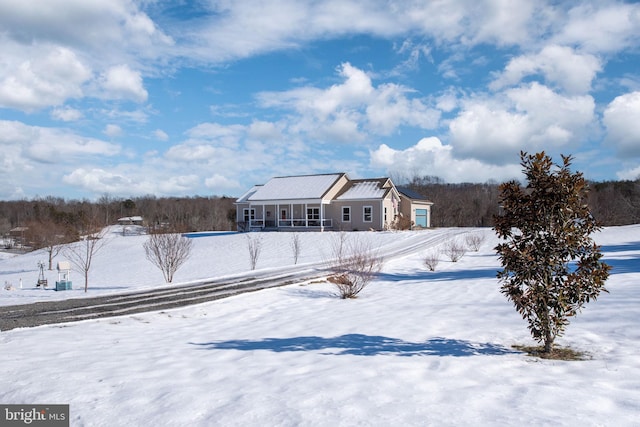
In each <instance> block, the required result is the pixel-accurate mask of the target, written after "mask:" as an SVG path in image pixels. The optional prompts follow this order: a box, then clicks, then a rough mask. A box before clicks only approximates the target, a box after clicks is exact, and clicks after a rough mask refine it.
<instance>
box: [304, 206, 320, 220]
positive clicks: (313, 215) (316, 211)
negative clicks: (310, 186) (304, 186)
mask: <svg viewBox="0 0 640 427" xmlns="http://www.w3.org/2000/svg"><path fill="white" fill-rule="evenodd" d="M307 219H320V208H307Z"/></svg>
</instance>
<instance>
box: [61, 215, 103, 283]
mask: <svg viewBox="0 0 640 427" xmlns="http://www.w3.org/2000/svg"><path fill="white" fill-rule="evenodd" d="M91 229H92V230H93V231H92V232H89V233H88V234H86V235H85V236H84V237H83V238H82V240H80V241H79V242H75V243H71V244H69V245H67V246H65V248H64V251H63V252H64V254H65V256H66V257H67V258H68V259H69V261H70V262H71V263H72V264H73V265H74V266H76V267H77V268H78V269H79V270H80V271H81V272H82V273H83V274H84V291H85V292H87V289H88V288H89V270H91V263H92V262H93V257H94V256H95V254H96V253H98V251H99V250H100V249H102V248H103V247H104V245H105V244H106V242H107V241H106V240H105V239H104V236H105V234H106V231H107V229H106V228H101V229H96V228H95V227H92V228H91Z"/></svg>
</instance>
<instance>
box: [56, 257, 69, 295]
mask: <svg viewBox="0 0 640 427" xmlns="http://www.w3.org/2000/svg"><path fill="white" fill-rule="evenodd" d="M70 277H71V263H69V261H59V262H58V281H57V282H56V291H68V290H71V289H72V288H71V280H69V279H70Z"/></svg>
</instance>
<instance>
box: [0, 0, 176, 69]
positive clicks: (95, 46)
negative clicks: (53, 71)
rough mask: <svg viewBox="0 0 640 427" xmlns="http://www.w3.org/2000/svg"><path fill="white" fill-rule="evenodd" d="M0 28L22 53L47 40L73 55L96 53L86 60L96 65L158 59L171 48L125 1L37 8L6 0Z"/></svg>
mask: <svg viewBox="0 0 640 427" xmlns="http://www.w3.org/2000/svg"><path fill="white" fill-rule="evenodd" d="M0 28H3V32H4V33H5V35H6V36H7V37H8V38H9V39H11V40H14V41H15V42H17V43H20V44H21V45H22V46H23V47H24V48H25V49H26V50H27V51H29V50H31V49H32V48H33V47H37V45H38V43H39V42H40V41H41V40H49V41H51V42H52V43H54V44H55V45H57V46H66V47H67V48H68V49H71V50H73V51H76V52H84V53H85V54H91V53H93V52H100V54H99V55H88V56H92V57H93V59H94V60H95V61H96V64H99V63H102V64H109V63H111V64H113V63H117V62H122V61H124V62H129V61H130V60H131V59H133V58H140V57H144V58H157V57H158V56H160V55H161V54H163V53H164V52H165V51H166V49H167V48H168V47H170V46H172V45H173V40H172V39H171V38H170V37H168V36H167V35H166V34H165V33H163V32H162V31H161V30H160V29H159V28H158V27H157V26H156V25H155V23H154V22H153V21H152V20H151V19H150V18H149V16H148V15H146V14H145V13H144V12H142V11H141V10H140V9H139V4H138V3H137V2H132V1H130V0H93V1H78V0H47V1H46V2H40V3H38V4H37V6H34V4H33V3H31V2H25V1H21V0H5V1H2V2H0ZM31 56H32V57H36V56H35V55H31ZM96 68H102V67H98V66H96Z"/></svg>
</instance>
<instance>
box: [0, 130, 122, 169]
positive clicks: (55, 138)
mask: <svg viewBox="0 0 640 427" xmlns="http://www.w3.org/2000/svg"><path fill="white" fill-rule="evenodd" d="M0 143H3V144H7V145H14V146H15V145H17V146H19V147H20V150H21V152H22V154H23V155H25V157H26V158H27V159H28V160H33V161H37V162H44V163H58V164H61V165H65V164H70V163H73V162H76V161H77V160H78V158H80V157H83V156H114V155H116V154H119V153H120V152H121V147H120V146H119V145H117V144H111V143H109V142H106V141H101V140H98V139H95V138H87V137H83V136H81V135H78V134H76V133H74V132H73V131H70V130H67V129H60V128H47V127H40V126H28V125H25V124H24V123H21V122H17V121H6V120H0Z"/></svg>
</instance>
